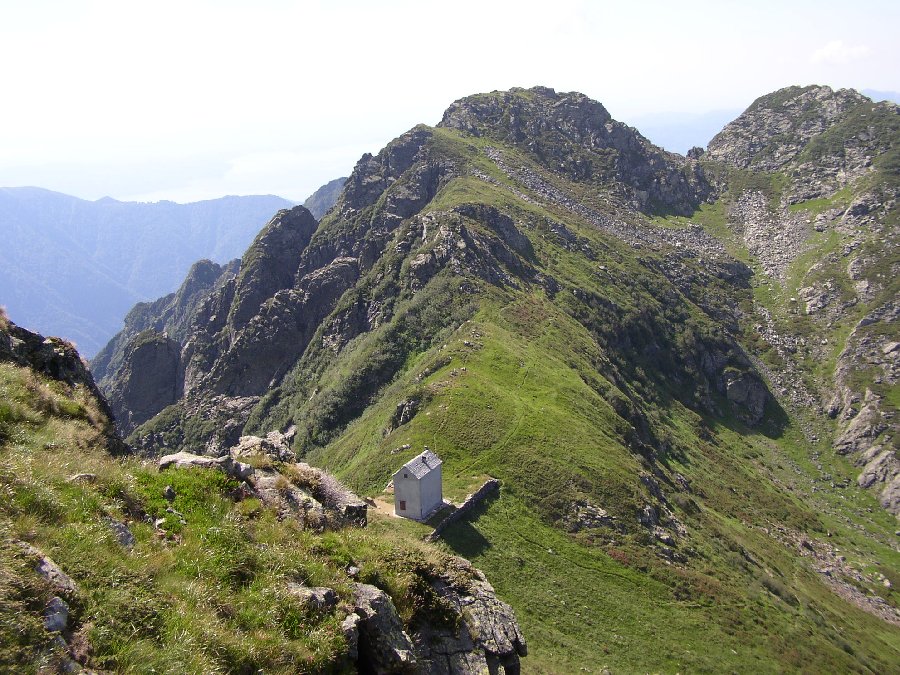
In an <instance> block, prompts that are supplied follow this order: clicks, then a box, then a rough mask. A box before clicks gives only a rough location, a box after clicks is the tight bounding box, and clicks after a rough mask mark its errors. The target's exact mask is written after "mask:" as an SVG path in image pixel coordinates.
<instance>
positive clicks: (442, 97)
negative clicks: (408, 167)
mask: <svg viewBox="0 0 900 675" xmlns="http://www.w3.org/2000/svg"><path fill="white" fill-rule="evenodd" d="M898 26H900V2H896V0H891V1H885V2H881V1H879V0H856V1H855V2H846V1H836V2H832V1H828V0H817V1H815V2H812V1H810V2H807V1H797V2H793V1H791V0H780V1H777V2H776V1H768V0H757V1H755V2H746V3H745V2H730V1H728V0H715V1H711V2H699V1H698V2H690V1H688V0H682V1H680V2H678V1H673V0H668V1H665V2H638V1H636V0H635V1H633V2H623V1H622V0H616V1H614V2H605V1H604V2H588V1H579V0H548V1H546V2H530V1H528V0H516V1H515V2H492V1H491V0H474V1H470V0H444V1H443V2H428V1H427V0H418V1H415V2H405V1H400V0H396V1H390V2H375V1H371V2H351V1H341V0H331V1H329V2H288V1H277V0H255V1H254V2H249V1H248V2H241V1H238V0H230V1H228V0H215V1H213V0H209V1H204V0H200V1H191V0H177V1H175V2H169V1H167V0H153V1H152V2H132V1H130V0H115V1H106V0H96V1H76V0H60V1H58V2H48V1H41V0H29V1H28V2H20V1H19V0H0V63H2V64H3V78H2V92H3V94H2V105H0V185H2V186H15V185H38V186H41V187H46V188H50V189H54V190H59V191H61V192H67V193H70V194H75V195H77V196H79V197H84V198H88V199H96V198H99V197H102V196H104V195H110V196H113V197H116V198H118V199H138V200H144V201H153V200H157V199H173V200H175V201H191V200H196V199H205V198H211V197H217V196H221V195H224V194H252V193H272V194H278V195H281V196H283V197H287V198H290V199H295V200H301V199H303V198H305V197H306V196H307V195H308V194H309V193H310V192H312V191H313V190H314V189H315V188H316V187H318V186H319V185H321V184H322V183H324V182H326V181H327V180H329V179H331V178H334V177H336V176H340V175H347V174H348V173H349V172H350V170H351V169H352V167H353V165H354V164H355V162H356V160H357V159H358V158H359V156H360V155H361V154H362V153H363V152H377V151H378V150H379V149H380V148H381V147H382V146H383V145H384V144H385V143H386V142H387V141H389V140H390V139H391V138H394V137H395V136H398V135H399V134H401V133H403V132H404V131H406V130H407V129H408V128H410V127H412V126H413V125H415V124H416V123H419V122H424V123H427V124H436V123H437V122H438V121H439V120H440V118H441V114H442V112H443V110H444V109H445V108H446V107H447V105H448V104H449V103H451V102H452V101H453V100H455V99H457V98H460V97H462V96H465V95H467V94H471V93H475V92H480V91H490V90H494V89H508V88H509V87H512V86H533V85H535V84H543V85H546V86H550V87H553V88H555V89H557V90H561V91H568V90H578V91H582V92H584V93H585V94H587V95H589V96H591V97H592V98H595V99H597V100H599V101H601V102H602V103H603V104H604V105H605V106H606V107H607V108H608V109H609V111H610V112H611V113H612V115H613V116H614V117H615V118H617V119H620V120H622V121H624V122H628V123H631V124H635V125H636V126H638V127H640V124H639V123H638V121H639V120H642V119H647V118H649V117H650V116H654V117H656V116H659V115H660V114H663V113H668V112H671V113H702V112H706V111H710V110H722V109H742V108H744V107H746V105H748V104H749V103H750V102H751V101H752V100H753V99H754V98H756V97H757V96H759V95H761V94H764V93H767V92H769V91H772V90H774V89H778V88H780V87H783V86H787V85H790V84H812V83H818V84H829V85H832V86H838V87H855V88H858V89H863V88H871V89H879V90H889V91H898V90H900V39H898V32H897V31H898Z"/></svg>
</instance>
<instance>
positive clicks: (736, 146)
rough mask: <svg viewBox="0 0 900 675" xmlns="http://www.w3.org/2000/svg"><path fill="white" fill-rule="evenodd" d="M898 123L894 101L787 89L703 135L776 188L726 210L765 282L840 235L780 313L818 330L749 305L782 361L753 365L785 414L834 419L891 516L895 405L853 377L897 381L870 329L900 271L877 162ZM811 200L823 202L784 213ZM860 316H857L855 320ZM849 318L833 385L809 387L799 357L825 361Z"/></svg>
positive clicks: (897, 478) (898, 475) (889, 318)
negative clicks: (807, 332)
mask: <svg viewBox="0 0 900 675" xmlns="http://www.w3.org/2000/svg"><path fill="white" fill-rule="evenodd" d="M898 119H900V114H898V108H897V106H896V105H894V104H892V103H878V104H875V103H873V102H872V101H871V100H869V99H867V98H866V97H864V96H862V95H860V94H859V93H857V92H855V91H852V90H843V89H842V90H838V91H834V90H832V89H830V88H829V87H819V86H812V87H805V88H800V87H789V88H787V89H783V90H780V91H778V92H775V93H773V94H769V95H767V96H763V97H761V98H760V99H758V100H757V101H756V102H754V104H753V105H751V106H750V108H748V109H747V111H746V112H744V113H743V114H742V115H741V116H739V117H738V118H737V119H736V120H735V121H734V122H732V123H730V124H729V125H728V126H726V127H725V129H723V131H722V132H721V133H719V134H718V135H717V136H716V137H715V138H714V139H713V140H712V141H711V142H710V145H709V149H708V151H707V153H706V155H705V156H704V157H705V158H706V159H714V160H716V161H718V162H722V163H723V164H726V165H728V166H730V167H732V168H734V169H739V170H752V171H756V172H764V173H762V175H768V176H775V177H780V179H779V180H781V181H782V184H783V186H782V187H781V188H780V189H778V190H774V189H769V190H766V191H763V190H760V189H757V188H747V189H745V190H744V191H743V192H739V193H738V194H735V195H734V196H733V199H732V200H731V203H730V206H729V210H728V219H729V224H730V225H731V227H732V229H733V230H734V231H735V232H737V233H738V234H739V235H741V236H742V238H743V240H744V243H745V245H746V247H747V249H748V251H749V252H750V253H751V254H752V255H753V256H754V258H755V259H756V260H757V261H758V262H759V265H760V267H761V269H762V272H763V273H764V274H765V275H767V276H769V277H770V278H771V279H772V281H773V282H775V283H778V284H781V285H787V284H788V283H790V281H791V275H792V274H794V275H795V274H797V270H796V269H795V267H794V264H795V263H796V261H798V260H799V259H800V257H801V256H802V255H803V254H805V253H807V252H809V251H811V250H813V249H814V247H815V246H821V241H822V240H823V238H824V237H831V238H832V239H833V240H837V241H838V242H839V245H838V246H836V247H834V249H833V250H832V252H830V253H828V254H827V255H826V256H824V257H822V258H820V259H818V260H816V261H815V262H813V264H812V265H811V266H810V268H809V269H808V270H801V271H800V274H801V277H802V279H803V282H802V284H801V287H800V288H799V289H798V290H797V292H796V296H795V297H791V298H790V299H789V302H790V308H789V312H792V313H794V314H800V313H802V314H803V315H806V316H808V317H811V319H812V320H813V322H814V325H816V327H817V331H818V334H819V335H818V336H817V337H815V338H813V339H807V337H805V336H803V335H791V334H790V330H789V329H788V328H786V326H785V325H783V326H781V328H780V329H776V328H775V322H774V321H773V319H772V316H771V314H770V313H769V312H768V311H767V310H765V309H764V308H761V307H757V311H758V313H759V315H760V316H761V317H762V319H763V321H761V322H760V323H759V324H758V325H757V330H759V332H760V333H761V335H763V337H764V338H765V339H766V341H767V342H768V344H770V345H772V346H773V347H774V348H775V349H776V351H777V353H778V356H779V358H780V359H781V360H782V361H783V363H784V366H783V368H781V369H780V370H775V369H771V368H766V367H765V366H764V365H763V364H761V363H760V364H758V365H759V367H760V368H761V369H762V370H763V371H764V372H766V374H767V378H768V379H769V381H770V382H772V383H773V384H775V386H776V388H777V389H778V390H779V392H780V393H781V394H782V395H784V396H785V397H786V398H785V400H786V401H787V402H788V404H789V405H790V406H791V407H792V408H793V409H794V410H796V411H802V410H804V409H805V410H814V411H821V410H825V409H827V410H828V412H829V414H830V415H831V416H832V417H836V418H837V419H838V422H839V426H838V430H837V433H836V434H835V440H834V448H835V450H836V451H837V452H839V453H841V454H847V455H850V456H851V457H852V458H853V461H854V462H855V463H856V464H857V465H859V466H860V467H861V469H862V470H861V473H860V476H859V481H858V482H859V484H860V485H861V486H863V487H867V488H872V489H875V490H877V491H878V493H879V499H880V501H881V503H882V505H883V506H884V507H885V508H887V509H888V510H889V511H891V512H892V513H895V514H898V515H900V467H898V462H897V460H896V457H895V453H894V449H893V448H894V447H895V445H896V442H895V440H894V439H896V438H897V437H898V433H900V427H898V425H897V421H896V420H895V419H894V417H895V415H896V411H895V410H893V408H892V407H891V406H888V409H885V406H886V402H885V398H884V396H879V395H876V394H875V393H874V392H873V391H871V390H869V389H868V388H867V387H865V386H862V385H860V384H858V383H859V382H860V381H865V380H866V379H869V378H871V379H872V381H873V382H874V384H875V385H880V386H881V387H892V386H895V384H896V373H895V365H894V363H895V357H894V356H893V349H892V346H891V345H892V344H893V341H892V340H891V339H890V338H888V339H885V338H884V337H879V336H883V335H886V334H887V335H889V334H890V332H891V331H890V329H889V327H888V326H889V325H890V324H891V322H893V321H895V318H894V317H895V315H896V311H895V310H892V309H891V308H892V307H895V305H896V302H895V297H894V294H892V293H891V292H890V290H889V289H890V284H891V283H892V282H893V280H894V279H896V278H897V275H898V273H900V267H898V265H897V263H896V262H893V263H891V262H890V261H891V260H894V261H895V260H896V255H897V251H898V245H900V242H898V237H897V234H898V233H897V230H896V227H895V226H892V225H891V223H892V222H894V221H895V220H896V208H897V207H896V202H897V193H896V186H895V182H894V181H893V180H891V179H890V178H889V179H887V180H881V179H880V176H882V175H884V174H890V173H891V172H892V171H893V170H892V169H890V168H889V166H890V165H888V166H887V167H885V165H884V157H885V156H886V153H888V152H889V151H891V148H892V147H894V146H895V145H896V142H897V139H898V133H900V123H898ZM773 180H775V179H773ZM813 198H817V199H821V200H823V201H824V204H823V206H824V208H822V207H818V208H817V209H815V210H806V209H791V208H790V206H791V205H793V204H798V203H799V202H802V201H804V200H809V199H813ZM861 310H862V311H861ZM861 313H863V314H864V316H863V318H862V319H854V318H853V317H859V316H860V314H861ZM848 321H858V323H857V325H856V327H855V328H854V330H853V331H852V332H851V333H850V335H849V337H847V338H846V339H845V342H844V343H843V349H842V351H841V352H840V355H839V356H838V359H837V364H836V367H835V370H834V374H833V385H832V387H829V388H827V389H825V390H822V391H818V392H813V391H811V390H810V388H809V387H808V386H807V385H806V384H805V383H804V377H803V375H804V365H803V364H802V363H801V357H802V356H804V355H805V356H806V358H808V359H809V358H812V359H817V360H827V359H829V358H831V353H832V350H833V346H832V345H831V341H830V339H829V338H831V337H832V329H833V328H834V327H835V326H837V325H840V324H842V323H846V322H848ZM854 382H856V384H854ZM882 390H883V389H882ZM800 416H801V417H803V415H802V414H801V415H800ZM805 427H806V433H807V436H808V437H815V436H816V433H815V432H813V431H812V430H811V427H810V423H809V421H807V422H806V423H805Z"/></svg>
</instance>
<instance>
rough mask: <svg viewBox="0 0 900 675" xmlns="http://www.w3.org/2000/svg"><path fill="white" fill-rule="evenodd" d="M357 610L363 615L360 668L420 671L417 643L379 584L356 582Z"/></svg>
mask: <svg viewBox="0 0 900 675" xmlns="http://www.w3.org/2000/svg"><path fill="white" fill-rule="evenodd" d="M353 602H354V612H355V613H356V614H357V615H359V617H360V620H359V623H358V624H357V628H358V630H359V657H358V658H359V666H360V670H365V671H368V672H376V673H414V672H416V656H415V647H414V646H413V643H412V640H410V638H409V635H407V634H406V632H405V631H404V630H403V624H402V623H401V622H400V617H399V616H398V615H397V610H396V609H395V608H394V603H393V602H391V599H390V598H389V597H388V595H387V594H386V593H385V592H384V591H382V590H381V589H379V588H376V587H375V586H370V585H369V584H356V585H355V587H354V595H353Z"/></svg>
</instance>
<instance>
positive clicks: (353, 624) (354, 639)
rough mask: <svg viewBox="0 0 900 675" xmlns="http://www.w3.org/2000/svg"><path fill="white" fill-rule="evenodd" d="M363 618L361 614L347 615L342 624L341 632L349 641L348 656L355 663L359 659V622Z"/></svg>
mask: <svg viewBox="0 0 900 675" xmlns="http://www.w3.org/2000/svg"><path fill="white" fill-rule="evenodd" d="M361 620H362V617H361V616H360V615H359V614H356V613H355V612H354V613H351V614H348V615H347V618H345V619H344V620H343V621H342V622H341V632H342V633H343V634H344V639H345V640H346V641H347V655H348V656H349V657H350V660H351V661H353V662H354V663H355V662H356V660H357V659H358V658H359V622H360V621H361Z"/></svg>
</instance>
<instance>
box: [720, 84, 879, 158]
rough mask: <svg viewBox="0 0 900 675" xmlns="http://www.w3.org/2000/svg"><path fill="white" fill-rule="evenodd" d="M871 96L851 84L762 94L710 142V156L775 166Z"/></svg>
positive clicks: (844, 117)
mask: <svg viewBox="0 0 900 675" xmlns="http://www.w3.org/2000/svg"><path fill="white" fill-rule="evenodd" d="M861 106H870V107H871V106H872V101H871V100H870V99H869V98H867V97H865V96H863V95H862V94H860V93H859V92H857V91H855V90H853V89H837V90H834V89H832V88H831V87H828V86H821V85H809V86H806V87H799V86H792V87H785V88H783V89H779V90H778V91H775V92H772V93H770V94H766V95H765V96H760V97H759V98H758V99H756V100H755V101H754V102H753V103H752V104H751V105H750V107H748V108H747V110H745V111H744V112H743V113H742V114H741V115H740V116H739V117H738V118H737V119H736V120H734V121H733V122H731V123H730V124H728V125H727V126H726V127H725V128H724V129H723V130H722V131H721V132H719V133H718V134H717V135H716V136H715V137H714V138H713V139H712V140H711V141H710V143H709V150H708V152H709V158H710V159H717V160H721V161H723V162H725V163H727V164H730V165H732V166H735V167H737V168H742V169H745V168H753V169H757V170H763V171H777V170H779V169H780V168H782V167H784V166H785V165H787V164H788V163H790V162H791V161H793V160H794V159H795V158H796V157H797V156H798V155H799V154H800V153H801V152H802V151H803V149H804V148H805V147H806V146H807V145H808V143H809V142H810V141H811V140H812V139H813V138H814V137H815V136H818V135H820V134H822V133H823V132H825V131H826V130H828V129H829V128H831V127H833V126H834V125H835V124H837V123H839V122H840V121H842V120H844V119H846V118H847V116H848V115H850V114H851V113H853V112H854V111H856V110H857V109H858V108H860V107H861Z"/></svg>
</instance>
